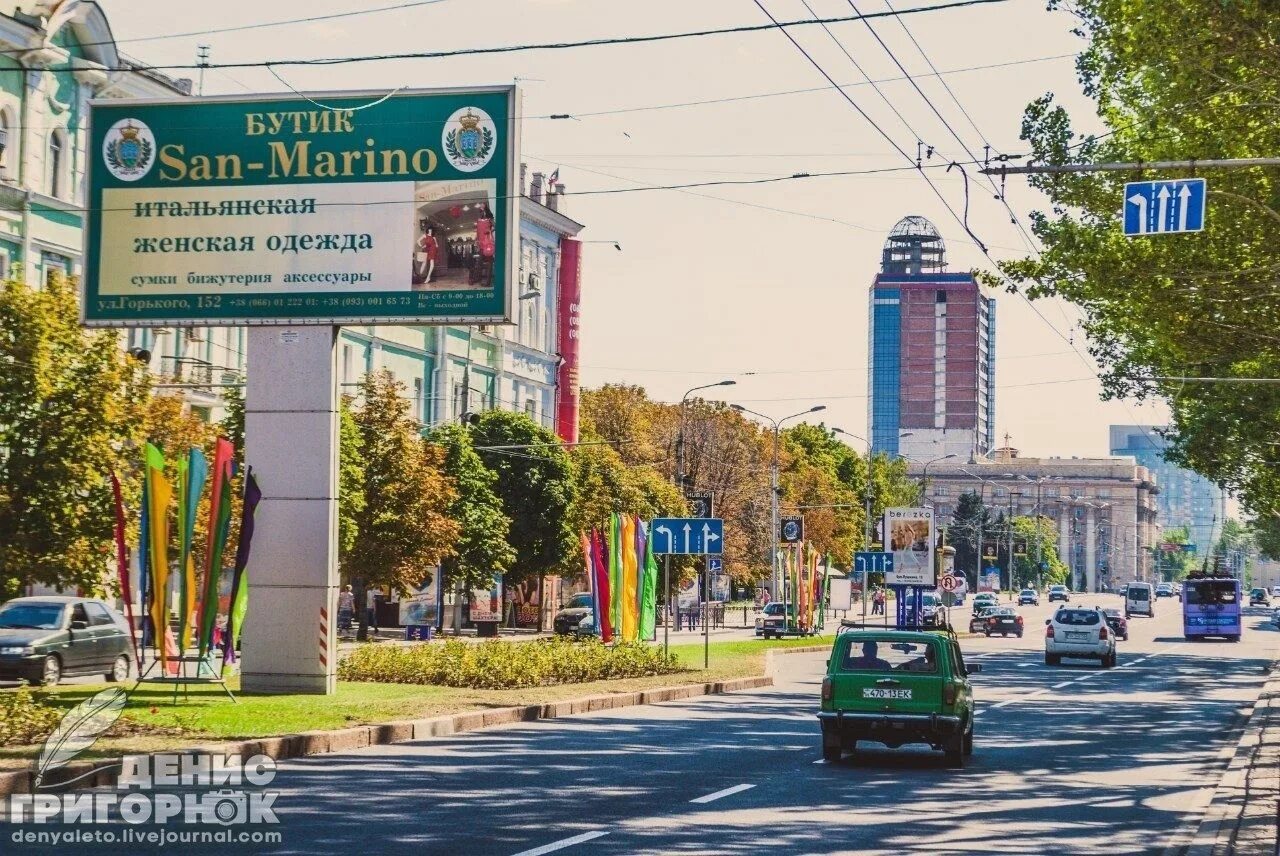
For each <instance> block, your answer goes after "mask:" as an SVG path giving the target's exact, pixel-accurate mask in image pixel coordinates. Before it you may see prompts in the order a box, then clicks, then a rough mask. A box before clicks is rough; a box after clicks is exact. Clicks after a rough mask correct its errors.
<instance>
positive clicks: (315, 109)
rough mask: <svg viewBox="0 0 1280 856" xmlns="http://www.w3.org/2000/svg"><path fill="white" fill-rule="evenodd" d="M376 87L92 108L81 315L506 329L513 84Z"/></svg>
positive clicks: (101, 320) (123, 319) (511, 270)
mask: <svg viewBox="0 0 1280 856" xmlns="http://www.w3.org/2000/svg"><path fill="white" fill-rule="evenodd" d="M380 95H381V94H380V93H352V92H347V93H330V94H325V95H316V96H315V100H314V101H313V100H311V99H309V98H301V97H298V96H295V95H288V96H276V95H255V96H247V97H238V96H237V97H215V98H183V99H179V100H127V99H110V100H104V101H95V102H92V103H91V105H90V125H91V131H90V136H89V147H88V152H87V162H88V195H87V199H88V205H87V209H88V213H87V217H86V227H87V228H86V229H85V271H84V276H83V277H82V283H83V284H82V288H83V295H82V297H83V299H82V301H81V313H82V320H83V321H84V323H85V324H86V325H89V326H99V327H138V326H183V325H201V326H204V325H215V326H216V325H239V324H325V325H335V324H443V323H466V324H470V323H503V322H509V321H510V320H511V318H512V317H513V314H514V305H515V298H516V295H515V290H516V285H517V284H516V282H515V280H516V276H515V266H516V254H515V252H514V244H515V242H516V240H517V233H518V231H519V227H518V212H517V207H516V202H517V199H518V197H519V195H520V188H519V187H518V186H517V183H516V179H515V178H514V176H515V174H516V172H515V169H516V167H515V164H516V160H517V158H518V157H519V154H518V152H519V141H518V139H517V136H518V135H517V128H518V123H517V122H516V121H515V104H516V90H515V87H513V86H494V87H482V88H475V89H454V90H419V91H401V92H397V93H396V94H394V95H392V96H390V97H387V98H383V99H382V100H381V101H379V100H378V99H379V97H380ZM321 104H323V105H324V106H320V105H321Z"/></svg>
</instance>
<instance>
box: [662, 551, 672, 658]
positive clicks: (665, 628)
mask: <svg viewBox="0 0 1280 856" xmlns="http://www.w3.org/2000/svg"><path fill="white" fill-rule="evenodd" d="M662 588H663V589H664V590H665V591H666V593H667V614H666V616H665V617H664V618H663V621H662V654H663V656H665V657H670V656H671V615H672V610H671V554H670V553H668V554H667V555H665V556H663V557H662Z"/></svg>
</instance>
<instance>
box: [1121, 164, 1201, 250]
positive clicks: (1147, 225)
mask: <svg viewBox="0 0 1280 856" xmlns="http://www.w3.org/2000/svg"><path fill="white" fill-rule="evenodd" d="M1206 192H1207V188H1206V185H1205V180H1204V179H1203V178H1188V179H1178V180H1174V181H1131V182H1129V183H1128V184H1126V185H1125V186H1124V233H1125V235H1127V236H1130V237H1133V236H1136V235H1177V234H1181V233H1186V232H1199V231H1201V230H1202V229H1204V213H1205V193H1206Z"/></svg>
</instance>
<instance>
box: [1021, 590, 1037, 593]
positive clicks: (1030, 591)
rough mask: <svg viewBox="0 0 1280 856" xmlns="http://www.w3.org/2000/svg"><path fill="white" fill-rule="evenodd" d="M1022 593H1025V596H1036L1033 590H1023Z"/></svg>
mask: <svg viewBox="0 0 1280 856" xmlns="http://www.w3.org/2000/svg"><path fill="white" fill-rule="evenodd" d="M1022 593H1023V594H1035V592H1033V591H1032V590H1031V589H1023V590H1022Z"/></svg>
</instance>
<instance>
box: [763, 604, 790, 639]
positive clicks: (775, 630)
mask: <svg viewBox="0 0 1280 856" xmlns="http://www.w3.org/2000/svg"><path fill="white" fill-rule="evenodd" d="M786 632H787V605H786V604H785V603H783V602H782V601H780V600H775V601H774V602H773V603H766V604H765V605H764V607H763V608H761V610H760V615H759V616H757V617H756V635H757V636H761V637H763V638H765V639H772V638H773V637H774V636H777V637H781V636H782V635H783V634H784V633H786Z"/></svg>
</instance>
